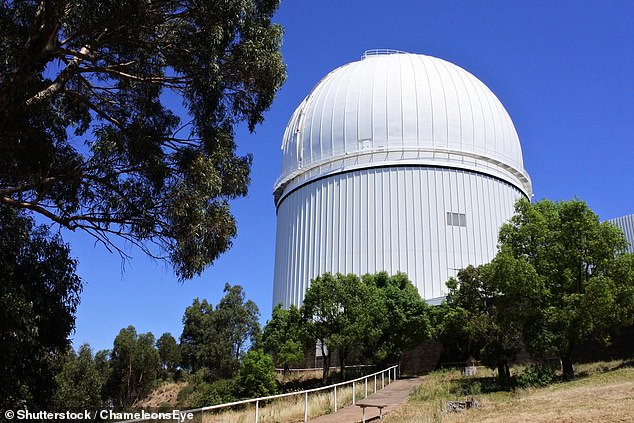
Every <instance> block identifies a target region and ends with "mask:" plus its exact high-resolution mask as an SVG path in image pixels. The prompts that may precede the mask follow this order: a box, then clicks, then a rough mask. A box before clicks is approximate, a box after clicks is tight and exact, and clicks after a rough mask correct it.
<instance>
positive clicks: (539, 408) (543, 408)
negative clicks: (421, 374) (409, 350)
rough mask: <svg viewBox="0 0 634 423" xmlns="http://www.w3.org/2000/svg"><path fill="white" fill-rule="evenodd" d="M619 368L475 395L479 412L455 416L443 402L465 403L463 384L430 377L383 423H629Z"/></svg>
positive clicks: (630, 373)
mask: <svg viewBox="0 0 634 423" xmlns="http://www.w3.org/2000/svg"><path fill="white" fill-rule="evenodd" d="M621 364H622V362H610V363H594V364H591V365H581V366H579V367H578V368H577V369H576V371H577V374H578V375H579V378H578V379H576V380H574V381H571V382H565V383H555V384H552V385H550V386H547V387H545V388H530V389H519V390H516V391H510V392H506V391H498V392H491V393H486V394H478V395H475V396H476V398H477V399H478V400H479V401H480V404H481V406H480V408H478V409H472V410H467V411H463V412H460V413H447V412H446V411H445V408H446V404H447V401H448V400H459V399H466V398H467V397H469V395H464V394H465V392H464V389H462V392H460V389H458V390H457V389H456V387H457V386H464V383H463V382H464V380H465V378H463V377H461V376H460V373H459V372H457V371H452V372H444V373H434V374H432V375H430V376H429V377H428V378H427V379H426V382H425V383H424V384H423V385H421V387H420V388H418V389H417V390H416V391H415V392H414V393H413V394H412V397H411V399H410V401H409V402H408V403H407V404H406V405H405V406H403V407H401V408H400V409H399V410H396V411H394V412H393V413H390V414H389V415H388V416H386V419H385V422H386V423H396V422H398V423H414V422H415V423H424V422H443V423H445V422H447V423H458V422H510V421H514V422H515V421H518V422H540V423H541V422H544V423H545V422H558V423H569V422H570V423H571V422H575V423H576V422H634V368H632V367H623V366H622V365H621ZM482 376H483V375H482V374H480V373H479V374H478V378H482ZM478 378H476V379H474V381H477V380H478ZM480 380H483V379H480ZM457 391H458V392H457ZM461 393H462V394H463V395H460V394H461Z"/></svg>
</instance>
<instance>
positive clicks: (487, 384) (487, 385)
mask: <svg viewBox="0 0 634 423" xmlns="http://www.w3.org/2000/svg"><path fill="white" fill-rule="evenodd" d="M452 382H453V383H452V385H453V386H452V387H451V388H450V392H451V393H452V394H454V395H458V396H464V397H469V396H475V395H480V394H488V393H491V392H501V391H504V392H509V391H512V390H513V389H514V388H515V381H514V379H511V380H510V381H509V382H507V383H500V382H499V381H498V380H497V378H495V377H470V378H461V379H458V380H454V381H452Z"/></svg>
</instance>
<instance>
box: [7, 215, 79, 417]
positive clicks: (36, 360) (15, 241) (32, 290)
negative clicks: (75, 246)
mask: <svg viewBox="0 0 634 423" xmlns="http://www.w3.org/2000/svg"><path fill="white" fill-rule="evenodd" d="M76 266H77V262H76V261H75V260H74V259H73V258H71V257H70V249H69V247H68V245H66V244H64V243H63V242H62V240H61V238H60V236H59V235H58V234H55V235H51V234H50V233H49V231H48V229H47V228H46V227H44V226H36V225H35V221H34V220H33V219H32V218H31V217H29V216H27V215H26V214H25V213H24V212H23V211H21V210H18V209H12V208H10V207H7V206H6V205H3V204H0V269H1V271H0V357H2V358H1V359H0V409H3V410H10V409H17V408H23V407H28V408H29V409H31V410H38V409H46V407H47V406H49V405H50V399H51V397H52V395H53V392H54V389H55V380H54V370H55V369H54V357H55V356H58V355H63V354H65V353H66V351H67V350H68V348H69V347H70V341H69V336H70V335H71V333H72V332H73V330H74V328H75V312H76V311H77V306H78V305H79V294H80V292H81V289H82V281H81V279H80V278H79V277H78V276H77V275H76V274H75V269H76Z"/></svg>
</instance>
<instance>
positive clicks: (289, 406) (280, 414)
mask: <svg viewBox="0 0 634 423" xmlns="http://www.w3.org/2000/svg"><path fill="white" fill-rule="evenodd" d="M372 389H373V381H369V384H368V394H371V393H372ZM379 389H380V381H379ZM364 394H365V387H364V385H363V384H362V383H361V384H356V394H355V395H356V398H357V399H361V398H363V396H364ZM350 404H352V386H351V385H349V386H345V387H343V388H338V389H337V407H338V409H340V408H342V407H345V406H346V405H350ZM332 412H334V394H333V391H332V390H327V391H321V392H316V393H311V394H309V395H308V417H309V418H315V417H317V416H321V415H324V414H330V413H332ZM254 415H255V405H249V406H248V407H246V408H244V409H241V410H230V411H225V412H222V413H209V412H208V413H205V414H204V416H203V422H205V423H212V422H213V423H221V422H222V423H247V422H249V423H250V422H253V419H254ZM258 421H259V422H261V423H292V422H303V421H304V395H297V396H293V397H288V398H281V399H279V400H274V401H271V402H270V403H269V404H260V409H259V420H258Z"/></svg>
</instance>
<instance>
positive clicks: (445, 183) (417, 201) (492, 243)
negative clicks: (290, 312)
mask: <svg viewBox="0 0 634 423" xmlns="http://www.w3.org/2000/svg"><path fill="white" fill-rule="evenodd" d="M522 195H523V193H522V192H521V191H520V190H519V189H517V188H516V187H514V186H513V185H511V184H509V183H507V182H505V181H502V180H500V179H497V178H494V177H491V176H488V175H483V174H479V173H475V172H472V171H466V170H461V169H449V168H440V167H430V166H424V167H421V166H401V167H377V168H370V169H360V170H356V171H352V172H346V173H339V174H335V175H332V176H329V177H324V178H321V179H318V180H315V181H312V182H310V183H308V184H306V185H303V186H301V187H300V188H298V189H297V190H295V191H294V192H292V193H291V194H290V195H288V196H287V197H285V198H284V199H283V201H282V202H281V203H280V204H279V208H278V211H277V239H276V252H275V276H274V277H275V282H274V293H273V303H274V304H278V303H282V304H283V306H284V307H289V306H290V305H291V304H295V305H297V306H300V305H301V303H302V301H303V298H304V294H305V292H306V289H307V288H308V285H309V283H310V280H311V279H314V278H315V277H317V276H319V275H321V274H323V273H325V272H332V273H336V272H340V273H355V274H358V275H362V274H365V273H374V272H378V271H383V270H384V271H387V272H388V273H390V274H394V273H396V272H398V271H402V272H405V273H407V275H408V276H409V278H410V279H411V280H412V282H413V283H414V284H415V285H416V287H417V288H418V290H419V292H420V294H421V296H422V297H423V298H425V299H427V300H430V299H438V297H442V296H444V295H445V293H446V291H445V290H446V287H445V282H446V281H447V279H448V278H449V277H450V276H454V275H455V274H456V272H457V270H458V269H461V268H463V267H466V266H467V265H468V264H473V265H478V264H482V263H485V262H488V261H490V260H491V259H492V258H493V257H494V255H495V253H496V247H497V234H498V229H499V227H500V226H501V225H502V224H503V223H504V222H505V221H507V220H508V219H509V218H510V217H511V216H512V215H513V205H514V203H515V201H516V200H517V199H518V198H519V197H521V196H522ZM447 213H455V214H456V215H457V216H458V218H456V219H455V220H454V219H453V217H452V218H449V219H448V215H447ZM461 215H464V218H462V217H460V216H461ZM451 216H453V215H451ZM463 219H464V220H465V223H466V226H462V225H461V224H460V223H461V221H462V220H463ZM454 223H455V224H454Z"/></svg>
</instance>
